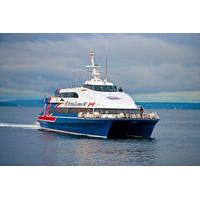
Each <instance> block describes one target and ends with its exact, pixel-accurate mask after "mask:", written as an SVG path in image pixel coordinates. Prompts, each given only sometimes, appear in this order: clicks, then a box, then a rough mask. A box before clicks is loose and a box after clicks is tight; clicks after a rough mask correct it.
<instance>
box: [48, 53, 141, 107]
mask: <svg viewBox="0 0 200 200" xmlns="http://www.w3.org/2000/svg"><path fill="white" fill-rule="evenodd" d="M90 58H91V65H89V66H86V67H87V68H89V69H90V73H91V79H90V80H87V81H86V82H85V83H84V85H83V86H82V87H76V88H63V89H60V90H59V91H58V93H59V94H60V95H56V96H55V97H51V99H50V103H58V102H61V104H60V105H59V107H92V108H111V109H138V107H137V105H136V104H135V102H134V100H133V99H132V98H131V97H130V96H129V95H128V94H126V93H125V92H123V91H119V90H118V89H117V87H116V86H115V85H114V84H113V83H111V82H108V81H107V80H102V78H101V74H100V72H99V70H98V69H99V67H100V66H98V65H95V63H94V52H92V51H91V52H90ZM70 93H71V94H72V93H75V94H77V95H76V97H68V95H65V94H70ZM62 94H63V95H62ZM65 96H67V97H65ZM69 96H70V95H69Z"/></svg>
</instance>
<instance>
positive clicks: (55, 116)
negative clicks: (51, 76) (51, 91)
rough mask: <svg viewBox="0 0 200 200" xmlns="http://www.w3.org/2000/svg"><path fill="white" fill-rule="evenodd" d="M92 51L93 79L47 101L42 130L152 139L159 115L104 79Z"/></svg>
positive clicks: (65, 89) (59, 91)
mask: <svg viewBox="0 0 200 200" xmlns="http://www.w3.org/2000/svg"><path fill="white" fill-rule="evenodd" d="M94 57H95V55H94V52H93V51H91V52H90V59H91V65H89V66H86V67H87V68H89V70H90V74H91V77H90V80H87V81H86V82H85V83H84V84H83V86H81V87H75V88H63V89H58V90H56V91H55V95H54V96H52V97H49V98H45V99H44V108H43V110H42V112H41V113H40V114H39V116H38V118H37V121H38V122H39V124H40V129H41V130H46V131H54V132H60V133H67V134H74V135H83V136H90V137H99V138H108V139H109V138H110V139H112V138H130V137H144V138H150V137H151V134H152V131H153V128H154V126H155V124H156V123H157V122H158V121H159V116H158V115H157V113H145V112H144V110H143V109H141V107H139V106H138V105H136V103H135V101H134V100H133V99H132V98H131V97H130V96H129V95H128V94H126V93H125V92H124V91H123V90H122V88H117V87H116V86H115V85H114V84H113V83H111V82H108V81H107V79H103V78H102V77H101V74H100V72H99V67H100V66H98V65H97V64H95V62H94Z"/></svg>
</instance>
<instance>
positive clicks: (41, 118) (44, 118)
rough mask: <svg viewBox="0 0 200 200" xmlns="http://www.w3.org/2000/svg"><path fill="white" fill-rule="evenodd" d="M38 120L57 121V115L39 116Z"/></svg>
mask: <svg viewBox="0 0 200 200" xmlns="http://www.w3.org/2000/svg"><path fill="white" fill-rule="evenodd" d="M38 120H44V121H50V122H55V121H56V117H50V116H39V117H38Z"/></svg>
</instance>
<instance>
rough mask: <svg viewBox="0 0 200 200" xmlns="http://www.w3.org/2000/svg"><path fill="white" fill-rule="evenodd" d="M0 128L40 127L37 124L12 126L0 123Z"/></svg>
mask: <svg viewBox="0 0 200 200" xmlns="http://www.w3.org/2000/svg"><path fill="white" fill-rule="evenodd" d="M1 127H5V128H6V127H7V128H24V129H39V128H40V125H39V123H35V124H12V123H0V128H1Z"/></svg>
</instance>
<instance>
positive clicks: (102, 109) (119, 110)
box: [94, 108, 139, 114]
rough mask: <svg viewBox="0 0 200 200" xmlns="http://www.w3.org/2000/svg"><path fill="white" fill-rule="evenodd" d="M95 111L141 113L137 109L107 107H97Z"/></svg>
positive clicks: (101, 112)
mask: <svg viewBox="0 0 200 200" xmlns="http://www.w3.org/2000/svg"><path fill="white" fill-rule="evenodd" d="M94 111H95V112H99V113H100V114H119V113H128V114H136V113H139V112H138V110H137V109H106V108H96V109H94Z"/></svg>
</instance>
